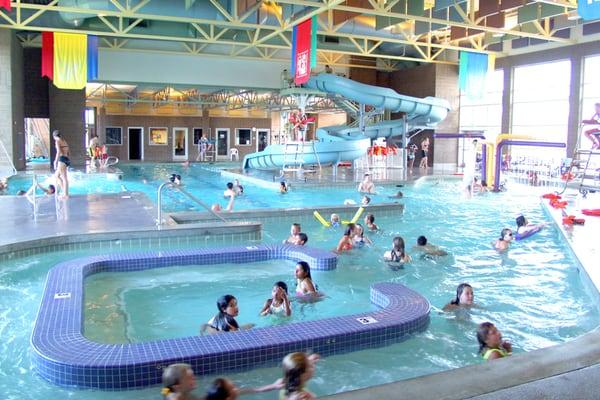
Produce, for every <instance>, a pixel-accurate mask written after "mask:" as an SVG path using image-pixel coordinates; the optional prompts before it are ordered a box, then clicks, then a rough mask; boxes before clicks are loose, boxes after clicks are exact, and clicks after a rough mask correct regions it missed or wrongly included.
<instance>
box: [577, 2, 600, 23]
mask: <svg viewBox="0 0 600 400" xmlns="http://www.w3.org/2000/svg"><path fill="white" fill-rule="evenodd" d="M577 14H579V15H580V16H581V18H583V20H584V21H591V20H594V19H600V0H579V1H578V2H577Z"/></svg>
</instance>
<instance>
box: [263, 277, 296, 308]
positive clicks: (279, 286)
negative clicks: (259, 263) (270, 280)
mask: <svg viewBox="0 0 600 400" xmlns="http://www.w3.org/2000/svg"><path fill="white" fill-rule="evenodd" d="M269 314H272V315H276V316H285V317H289V316H290V315H292V306H291V305H290V299H289V298H288V287H287V285H286V284H285V282H281V281H278V282H275V284H274V285H273V289H271V298H270V299H268V300H267V301H266V302H265V305H264V306H263V308H262V310H261V311H260V315H263V316H264V315H269Z"/></svg>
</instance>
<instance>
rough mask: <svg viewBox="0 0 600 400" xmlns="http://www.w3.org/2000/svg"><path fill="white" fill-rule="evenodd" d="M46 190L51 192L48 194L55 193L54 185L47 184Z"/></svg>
mask: <svg viewBox="0 0 600 400" xmlns="http://www.w3.org/2000/svg"><path fill="white" fill-rule="evenodd" d="M48 190H49V191H50V192H51V193H50V194H53V193H56V187H55V186H54V185H48Z"/></svg>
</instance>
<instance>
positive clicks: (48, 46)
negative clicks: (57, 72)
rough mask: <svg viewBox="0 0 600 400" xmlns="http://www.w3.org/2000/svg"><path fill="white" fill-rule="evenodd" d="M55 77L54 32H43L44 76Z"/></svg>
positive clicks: (51, 78)
mask: <svg viewBox="0 0 600 400" xmlns="http://www.w3.org/2000/svg"><path fill="white" fill-rule="evenodd" d="M44 76H47V77H48V78H49V79H50V80H53V79H54V33H52V32H42V78H43V77H44Z"/></svg>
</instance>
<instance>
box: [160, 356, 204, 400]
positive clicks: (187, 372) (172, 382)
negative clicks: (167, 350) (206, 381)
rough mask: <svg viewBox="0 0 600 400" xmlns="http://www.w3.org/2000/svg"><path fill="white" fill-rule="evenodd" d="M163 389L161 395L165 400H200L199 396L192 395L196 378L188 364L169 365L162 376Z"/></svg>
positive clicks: (195, 385)
mask: <svg viewBox="0 0 600 400" xmlns="http://www.w3.org/2000/svg"><path fill="white" fill-rule="evenodd" d="M162 383H163V388H162V390H161V394H162V395H163V396H164V398H165V399H166V400H200V399H201V397H200V396H196V395H194V394H192V391H193V390H194V389H196V387H197V386H198V385H197V384H196V376H195V375H194V371H193V370H192V367H191V365H189V364H171V365H169V366H168V367H167V368H165V370H164V371H163V374H162Z"/></svg>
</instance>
